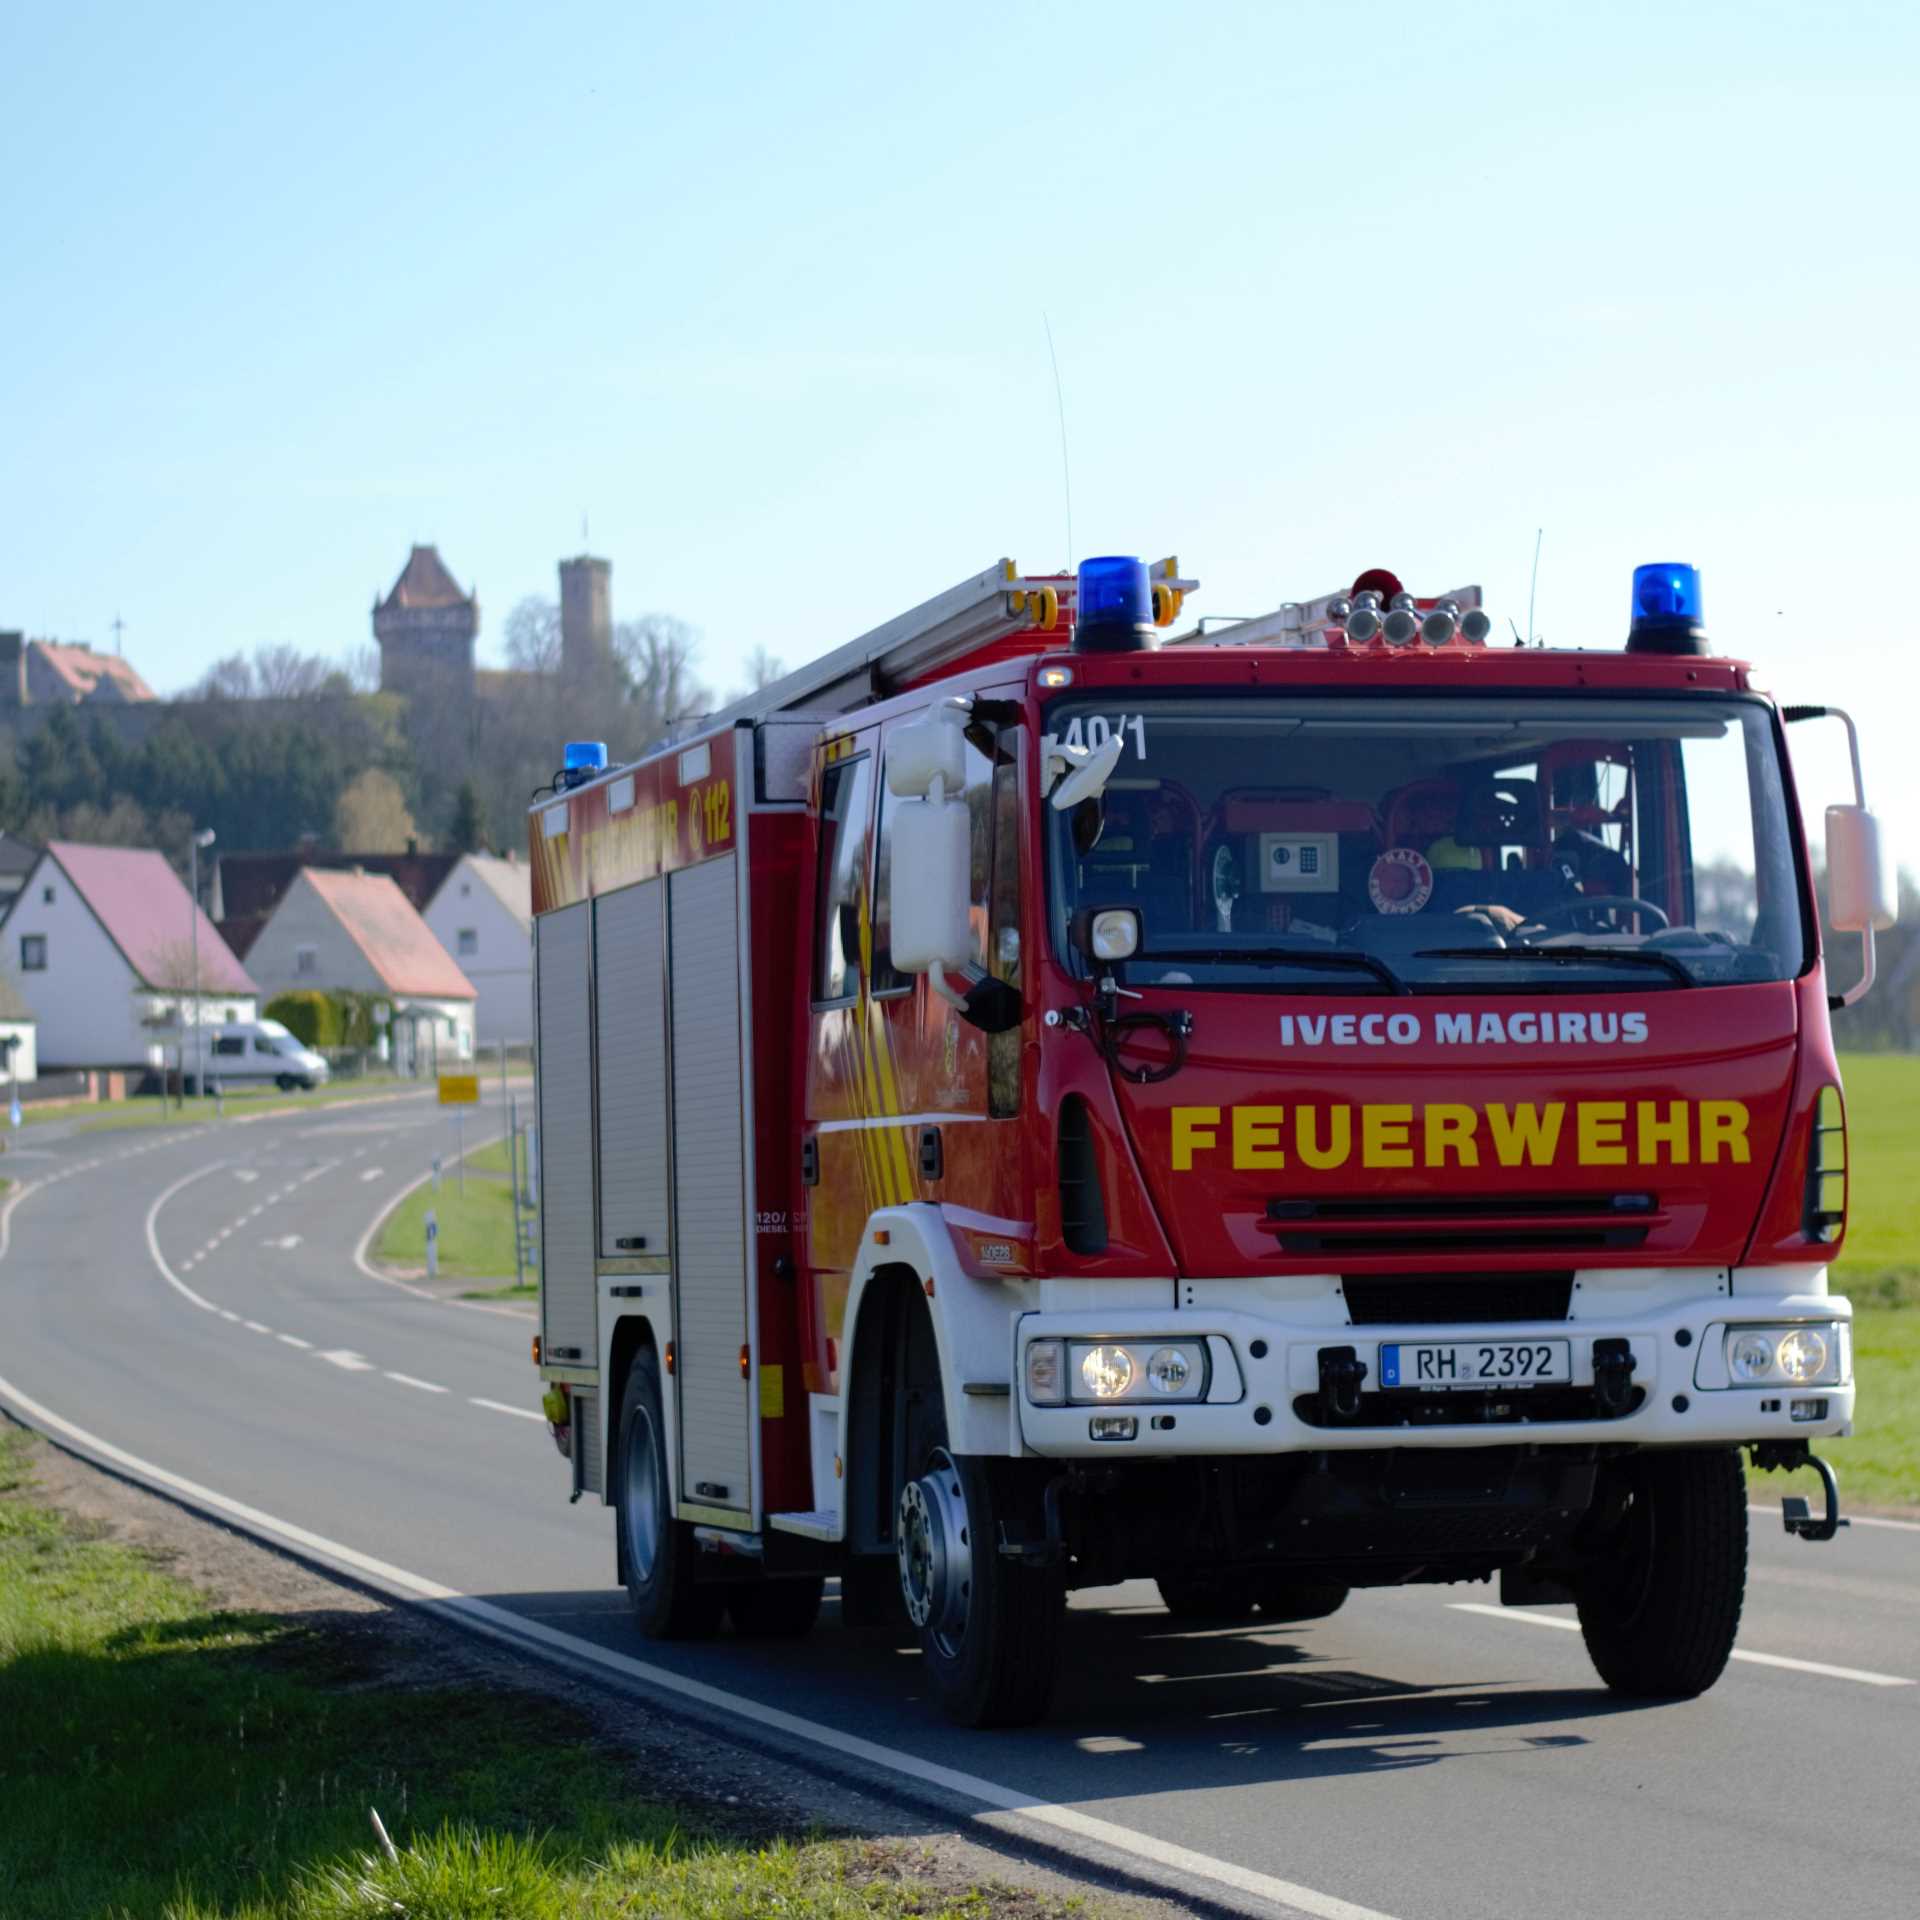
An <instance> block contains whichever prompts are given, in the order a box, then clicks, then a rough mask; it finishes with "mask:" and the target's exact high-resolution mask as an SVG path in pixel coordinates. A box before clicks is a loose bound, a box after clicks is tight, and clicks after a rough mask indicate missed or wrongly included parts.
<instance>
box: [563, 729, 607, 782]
mask: <svg viewBox="0 0 1920 1920" xmlns="http://www.w3.org/2000/svg"><path fill="white" fill-rule="evenodd" d="M560 764H561V766H562V768H563V769H564V770H565V783H566V785H567V786H569V787H584V786H585V785H586V784H587V782H588V781H589V780H591V779H592V778H593V777H594V775H595V774H597V773H605V772H606V770H607V743H606V742H605V741H604V740H569V741H568V742H567V750H566V753H565V754H564V755H563V756H562V758H561V762H560Z"/></svg>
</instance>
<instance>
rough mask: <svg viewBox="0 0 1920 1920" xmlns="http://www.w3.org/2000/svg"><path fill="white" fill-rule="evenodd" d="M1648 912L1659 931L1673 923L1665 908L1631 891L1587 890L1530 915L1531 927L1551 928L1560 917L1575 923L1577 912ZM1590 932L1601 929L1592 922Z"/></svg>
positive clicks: (1580, 913) (1589, 925)
mask: <svg viewBox="0 0 1920 1920" xmlns="http://www.w3.org/2000/svg"><path fill="white" fill-rule="evenodd" d="M1608 912H1612V913H1621V914H1625V913H1644V914H1645V915H1646V916H1647V918H1648V919H1649V920H1651V921H1653V923H1654V927H1655V930H1656V931H1657V932H1661V933H1664V932H1665V931H1666V929H1667V928H1668V927H1670V926H1672V925H1673V921H1672V919H1671V918H1670V917H1669V916H1668V914H1667V913H1666V911H1665V909H1663V908H1661V907H1656V906H1655V905H1654V904H1653V902H1652V901H1651V900H1642V899H1639V898H1638V897H1637V896H1635V895H1634V894H1631V893H1583V894H1581V895H1579V896H1578V897H1577V898H1576V899H1572V900H1561V901H1557V902H1556V903H1555V904H1554V905H1552V906H1550V907H1542V908H1541V909H1540V910H1539V911H1538V912H1537V913H1531V914H1529V915H1528V916H1527V922H1528V924H1529V925H1530V926H1536V927H1550V926H1552V925H1553V923H1554V922H1555V921H1556V920H1564V921H1566V922H1567V923H1568V924H1569V925H1572V924H1573V923H1574V921H1575V917H1576V916H1577V915H1582V914H1595V913H1608ZM1588 928H1589V931H1597V929H1594V928H1593V926H1592V923H1591V921H1589V922H1588Z"/></svg>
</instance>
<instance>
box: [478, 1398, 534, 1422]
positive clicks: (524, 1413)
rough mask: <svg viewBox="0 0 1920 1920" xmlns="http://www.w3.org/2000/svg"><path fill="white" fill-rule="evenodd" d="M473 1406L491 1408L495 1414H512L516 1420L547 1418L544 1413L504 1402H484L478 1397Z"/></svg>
mask: <svg viewBox="0 0 1920 1920" xmlns="http://www.w3.org/2000/svg"><path fill="white" fill-rule="evenodd" d="M471 1404H472V1405H474V1406H476V1407H490V1408H492V1410H493V1411H494V1412H495V1413H510V1414H512V1415H513V1417H514V1418H515V1419H516V1420H540V1421H544V1420H545V1419H546V1417H547V1416H546V1415H545V1414H544V1413H533V1412H531V1411H529V1409H527V1408H526V1407H510V1406H508V1405H507V1403H506V1402H505V1401H504V1400H482V1399H480V1398H478V1397H477V1396H476V1397H474V1398H473V1399H472V1401H471Z"/></svg>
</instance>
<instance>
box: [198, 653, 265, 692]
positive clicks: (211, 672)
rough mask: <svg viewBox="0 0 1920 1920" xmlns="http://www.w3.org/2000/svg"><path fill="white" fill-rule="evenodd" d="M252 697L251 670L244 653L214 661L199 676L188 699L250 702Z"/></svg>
mask: <svg viewBox="0 0 1920 1920" xmlns="http://www.w3.org/2000/svg"><path fill="white" fill-rule="evenodd" d="M253 695H254V684H253V668H252V666H251V665H250V664H249V663H248V661H247V656H246V655H245V654H244V653H230V654H228V655H227V656H226V658H225V659H223V660H216V661H215V662H214V663H213V665H212V666H210V667H209V668H208V669H207V670H206V672H205V673H204V674H203V675H201V677H200V680H199V681H198V683H197V684H196V685H195V686H194V687H193V689H192V691H191V694H190V696H189V697H190V698H192V699H195V700H251V699H252V698H253Z"/></svg>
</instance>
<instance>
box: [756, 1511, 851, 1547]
mask: <svg viewBox="0 0 1920 1920" xmlns="http://www.w3.org/2000/svg"><path fill="white" fill-rule="evenodd" d="M767 1525H768V1526H770V1527H771V1528H773V1530H774V1531H775V1532H776V1533H797V1534H799V1535H801V1536H802V1538H804V1539H807V1540H838V1539H839V1538H840V1515H839V1513H838V1511H837V1510H835V1509H832V1508H829V1509H828V1510H827V1511H826V1512H825V1513H770V1514H768V1515H767Z"/></svg>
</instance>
